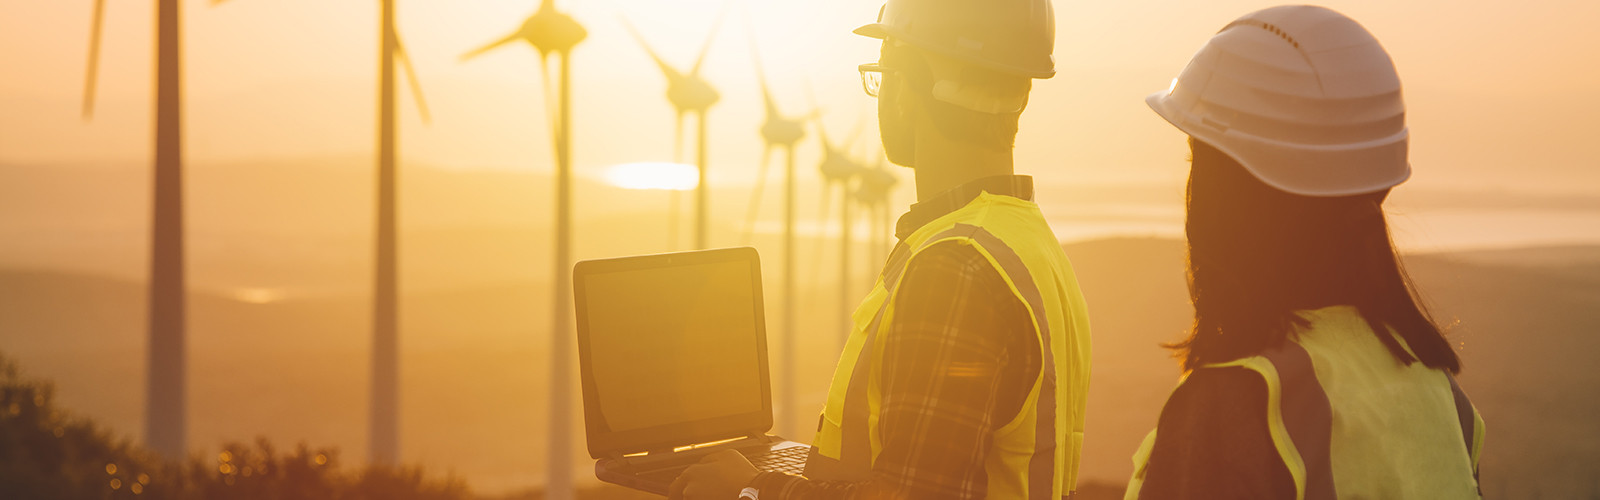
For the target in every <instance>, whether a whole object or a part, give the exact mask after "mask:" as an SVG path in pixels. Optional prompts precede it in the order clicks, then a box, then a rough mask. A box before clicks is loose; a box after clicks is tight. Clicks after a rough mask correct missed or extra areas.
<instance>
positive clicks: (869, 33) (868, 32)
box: [852, 23, 889, 40]
mask: <svg viewBox="0 0 1600 500" xmlns="http://www.w3.org/2000/svg"><path fill="white" fill-rule="evenodd" d="M852 33H855V34H857V35H861V36H864V37H867V38H876V39H879V40H882V39H884V38H888V37H889V30H888V29H885V28H884V26H883V24H882V23H872V24H868V25H865V26H862V27H860V28H856V29H855V31H852Z"/></svg>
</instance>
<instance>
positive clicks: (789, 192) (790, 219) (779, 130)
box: [745, 24, 816, 432]
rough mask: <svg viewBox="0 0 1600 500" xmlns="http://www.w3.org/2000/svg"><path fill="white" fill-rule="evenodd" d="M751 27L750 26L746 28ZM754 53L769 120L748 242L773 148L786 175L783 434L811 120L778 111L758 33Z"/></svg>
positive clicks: (789, 427) (791, 414)
mask: <svg viewBox="0 0 1600 500" xmlns="http://www.w3.org/2000/svg"><path fill="white" fill-rule="evenodd" d="M746 26H747V27H748V24H747V25H746ZM750 54H751V56H752V58H753V60H754V62H755V70H756V78H757V79H758V80H759V81H760V82H761V99H762V102H763V103H764V105H765V106H766V112H767V118H766V121H765V122H763V123H762V124H761V139H762V140H763V141H765V142H766V148H765V149H763V150H762V151H761V173H760V175H759V176H757V177H756V190H755V193H754V194H753V195H752V196H751V197H750V214H749V218H748V219H746V221H745V241H746V243H748V242H749V240H750V238H751V235H752V234H754V232H755V222H756V215H757V214H758V213H759V211H760V209H761V192H762V191H763V189H764V187H765V185H766V180H767V169H768V167H769V166H770V165H771V162H770V160H771V158H772V150H773V148H782V149H783V155H784V160H785V164H784V165H785V166H784V174H783V189H784V191H783V193H784V194H783V207H784V208H783V340H782V352H783V368H782V377H781V381H780V382H779V384H780V387H779V391H778V392H779V393H780V394H781V396H780V397H781V398H782V404H783V412H782V413H781V414H779V416H778V417H779V421H778V429H779V432H794V431H795V430H796V424H795V414H796V411H797V410H798V408H799V403H797V402H796V399H795V398H796V395H795V386H794V379H795V359H794V358H795V350H796V349H797V348H796V347H795V277H794V260H795V255H794V188H795V182H794V146H795V144H796V143H798V142H800V139H802V138H804V137H805V135H806V129H805V125H806V120H807V119H809V118H810V117H812V116H815V115H816V113H815V112H813V113H812V114H811V115H809V116H807V117H801V118H787V117H784V116H783V114H782V113H780V112H779V111H778V104H777V102H776V101H775V100H774V99H773V98H772V91H771V89H769V88H768V87H767V76H766V73H764V72H763V71H762V70H761V53H760V51H759V50H758V49H757V47H756V40H755V35H754V33H751V34H750Z"/></svg>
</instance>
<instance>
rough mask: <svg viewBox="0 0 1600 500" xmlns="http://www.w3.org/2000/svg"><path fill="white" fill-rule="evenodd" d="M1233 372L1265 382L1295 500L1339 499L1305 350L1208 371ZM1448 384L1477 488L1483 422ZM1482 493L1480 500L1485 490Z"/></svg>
mask: <svg viewBox="0 0 1600 500" xmlns="http://www.w3.org/2000/svg"><path fill="white" fill-rule="evenodd" d="M1229 366H1234V367H1241V368H1247V369H1250V370H1252V371H1255V372H1256V373H1257V374H1259V375H1261V377H1262V378H1263V379H1264V380H1265V382H1266V385H1267V412H1268V419H1267V425H1268V430H1269V431H1270V433H1271V435H1272V441H1273V444H1274V446H1275V447H1276V448H1277V450H1278V453H1279V456H1280V458H1281V459H1282V460H1283V462H1284V465H1285V466H1287V468H1288V470H1289V473H1290V475H1291V476H1293V478H1294V483H1295V498H1297V499H1304V500H1322V499H1334V498H1337V492H1336V488H1335V486H1334V482H1335V481H1334V477H1333V467H1332V464H1333V460H1332V446H1331V445H1332V443H1331V438H1332V435H1333V419H1332V406H1331V405H1330V404H1329V400H1328V396H1327V394H1326V393H1325V392H1324V390H1323V387H1322V383H1321V382H1320V381H1319V380H1318V378H1317V374H1316V368H1315V365H1314V364H1313V363H1312V361H1311V356H1310V355H1309V354H1308V353H1307V351H1306V349H1305V348H1304V347H1303V346H1301V345H1300V344H1299V343H1297V342H1294V341H1285V342H1284V345H1283V346H1282V347H1278V348H1275V349H1271V350H1269V351H1267V352H1264V353H1262V355H1261V356H1257V357H1250V358H1244V359H1240V360H1235V361H1230V362H1226V363H1216V364H1209V365H1206V367H1207V368H1211V367H1229ZM1445 378H1446V379H1447V380H1448V381H1449V386H1450V391H1451V393H1452V394H1451V395H1452V398H1453V402H1454V412H1455V413H1456V417H1457V420H1458V421H1459V422H1460V425H1461V429H1462V435H1463V436H1462V439H1463V442H1464V443H1465V445H1466V451H1467V453H1468V455H1469V456H1470V459H1471V462H1472V479H1473V480H1474V482H1476V481H1477V479H1478V456H1479V451H1480V449H1481V445H1482V441H1483V421H1482V419H1481V418H1480V417H1479V416H1478V414H1477V411H1476V410H1475V409H1473V407H1472V402H1471V401H1470V400H1468V399H1467V395H1466V393H1465V392H1463V391H1462V390H1461V387H1460V386H1459V385H1458V384H1457V383H1456V381H1455V377H1453V376H1450V375H1449V374H1448V373H1446V374H1445ZM1179 384H1180V385H1181V384H1182V382H1180V383H1179ZM1156 439H1157V435H1156V432H1154V431H1152V432H1151V433H1150V435H1149V436H1147V437H1146V439H1145V442H1144V444H1143V445H1141V446H1140V449H1139V451H1138V452H1136V453H1135V455H1134V466H1135V471H1134V477H1133V479H1132V480H1131V481H1130V482H1129V485H1128V490H1127V493H1126V494H1125V497H1124V498H1126V499H1130V500H1131V499H1136V498H1140V496H1139V495H1140V491H1141V489H1142V487H1143V483H1144V477H1145V476H1144V474H1145V467H1146V466H1147V465H1148V463H1149V456H1150V452H1151V450H1152V449H1153V448H1154V444H1155V440H1156ZM1479 490H1480V491H1479V495H1480V496H1481V495H1482V492H1481V486H1480V487H1479Z"/></svg>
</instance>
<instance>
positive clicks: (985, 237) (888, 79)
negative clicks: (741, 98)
mask: <svg viewBox="0 0 1600 500" xmlns="http://www.w3.org/2000/svg"><path fill="white" fill-rule="evenodd" d="M856 33H858V34H861V35H865V36H869V37H874V38H879V39H882V40H883V46H882V53H881V56H880V58H879V61H878V62H877V63H876V64H864V65H862V66H861V72H862V78H863V85H864V87H865V89H866V91H867V93H868V94H869V95H874V96H876V97H877V98H878V123H879V129H880V130H881V133H882V138H883V144H884V152H885V153H886V154H887V155H888V157H889V160H890V161H893V162H894V163H896V164H899V165H902V166H906V167H910V168H912V169H914V170H913V171H914V172H915V177H916V186H917V200H918V201H917V203H916V204H915V205H913V206H912V207H911V210H910V211H909V212H907V213H906V214H905V215H904V216H902V217H901V218H900V220H899V223H898V224H897V226H896V230H895V233H896V236H897V237H898V238H899V242H898V244H897V245H896V246H895V249H894V251H893V252H892V253H891V254H890V257H889V261H888V263H887V264H886V265H885V266H884V268H883V271H882V272H881V273H880V274H879V278H878V281H877V284H876V286H874V287H873V290H872V292H871V293H870V294H869V295H868V296H867V298H866V299H865V300H864V301H862V303H861V306H860V307H859V308H858V309H857V310H856V312H855V314H854V315H853V316H852V318H853V319H854V321H855V327H854V329H853V331H852V332H851V336H850V338H849V340H848V342H847V343H846V345H845V350H844V353H843V355H842V356H841V357H840V360H839V365H838V368H837V370H836V372H835V373H834V377H833V384H832V386H831V390H830V391H829V394H828V401H827V404H826V406H825V408H824V410H823V415H822V418H821V419H820V421H819V422H818V432H817V435H816V437H815V439H813V442H812V451H811V455H810V457H808V459H807V463H806V471H805V475H804V477H801V476H792V475H785V474H780V473H772V472H761V473H758V472H757V471H756V469H755V468H753V467H751V465H750V464H749V462H747V461H746V460H745V459H744V457H743V456H741V455H739V454H738V453H737V452H732V451H729V452H723V453H719V454H714V455H710V456H708V457H707V458H706V460H705V461H704V462H703V463H702V464H700V465H696V466H694V467H691V468H689V469H688V470H686V471H685V472H684V473H683V474H682V475H681V476H679V478H678V479H677V480H676V481H675V482H674V483H673V485H672V488H671V495H669V496H670V497H672V498H688V499H691V500H699V499H717V500H731V499H733V498H737V497H743V498H757V499H759V500H772V499H821V498H828V499H836V498H844V499H848V498H918V499H921V498H952V499H957V498H959V499H970V498H1032V499H1057V498H1061V497H1063V496H1069V495H1070V494H1071V492H1072V490H1073V488H1074V487H1075V485H1076V482H1077V465H1078V457H1079V452H1080V450H1081V448H1082V443H1083V412H1084V402H1085V396H1086V392H1087V389H1088V381H1089V323H1088V318H1087V316H1086V315H1085V312H1084V309H1085V308H1084V303H1083V297H1082V295H1081V293H1080V292H1079V290H1078V284H1077V280H1076V278H1074V276H1073V274H1072V266H1071V264H1070V263H1069V262H1068V261H1067V257H1066V255H1065V254H1064V253H1063V252H1062V250H1061V245H1060V243H1059V242H1058V241H1057V240H1056V238H1055V235H1054V234H1053V233H1052V232H1051V231H1050V227H1049V225H1048V224H1047V223H1046V222H1045V219H1044V217H1043V216H1042V215H1041V214H1040V212H1039V208H1038V206H1037V205H1036V204H1034V203H1033V201H1032V198H1033V183H1032V179H1031V178H1030V177H1026V176H1019V175H1015V174H1014V171H1013V166H1012V151H1011V150H1012V143H1013V141H1014V139H1015V136H1016V131H1017V119H1018V117H1019V116H1020V115H1021V113H1022V109H1023V108H1024V107H1025V106H1026V104H1027V100H1028V91H1029V90H1030V88H1031V86H1032V80H1031V78H1049V77H1050V76H1053V75H1054V74H1055V69H1054V60H1053V58H1052V57H1051V55H1050V54H1051V51H1052V46H1053V45H1054V39H1055V27H1054V17H1053V12H1052V10H1051V7H1050V3H1049V1H1048V0H989V1H978V0H889V2H888V4H887V5H885V6H884V9H883V11H881V13H880V15H879V22H878V23H876V24H870V25H867V26H864V27H862V28H860V29H857V30H856ZM880 78H881V80H880Z"/></svg>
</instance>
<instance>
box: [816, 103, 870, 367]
mask: <svg viewBox="0 0 1600 500" xmlns="http://www.w3.org/2000/svg"><path fill="white" fill-rule="evenodd" d="M817 135H819V136H821V138H822V163H821V164H820V165H818V169H819V170H821V171H822V180H823V185H822V217H821V218H819V219H818V220H827V218H828V197H829V196H831V193H832V192H833V189H834V187H835V186H837V187H838V188H839V199H840V203H839V221H840V228H839V232H840V234H839V242H840V252H839V310H840V311H842V314H843V318H844V328H843V329H842V330H841V332H842V333H841V334H840V338H841V340H843V339H846V338H849V336H850V327H851V325H852V324H851V321H850V312H851V311H850V300H851V298H852V295H851V287H850V223H851V222H852V220H851V218H850V205H851V204H853V203H854V200H852V199H850V198H851V196H850V181H851V180H853V179H855V178H856V177H857V176H858V175H860V174H861V171H862V170H863V167H862V166H861V163H859V162H857V161H855V160H854V159H851V158H850V154H849V151H850V146H851V144H853V143H854V142H855V139H856V137H858V136H860V135H861V122H860V121H857V122H856V129H855V131H854V132H852V133H851V134H850V138H849V139H848V140H846V141H845V143H844V144H843V145H842V146H834V144H833V142H832V141H829V140H828V131H827V129H826V128H824V127H823V126H822V122H821V121H818V122H817ZM819 242H820V240H819ZM821 253H822V252H820V251H819V252H817V254H818V255H821Z"/></svg>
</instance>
